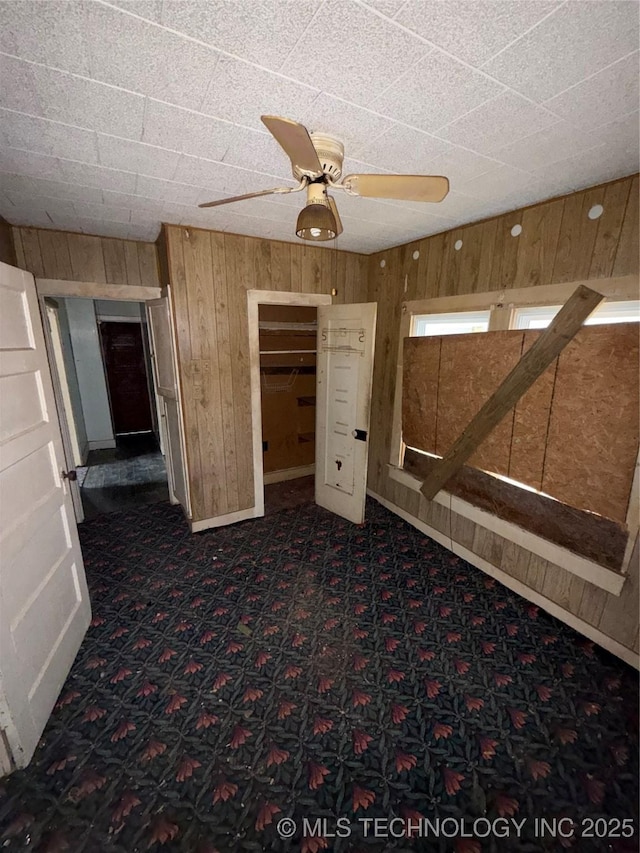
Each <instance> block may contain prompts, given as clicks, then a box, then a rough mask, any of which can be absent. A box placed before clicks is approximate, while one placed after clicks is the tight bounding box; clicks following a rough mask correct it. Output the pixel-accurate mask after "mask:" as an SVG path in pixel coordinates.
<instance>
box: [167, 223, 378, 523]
mask: <svg viewBox="0 0 640 853" xmlns="http://www.w3.org/2000/svg"><path fill="white" fill-rule="evenodd" d="M159 245H160V246H161V247H162V246H163V245H164V246H165V247H166V253H167V257H166V263H167V273H168V276H169V280H170V282H171V285H172V289H173V296H174V304H175V312H176V323H177V336H178V359H179V364H180V381H181V383H182V395H183V401H184V419H185V432H186V445H187V458H188V467H189V472H190V484H191V500H192V511H193V520H194V521H199V520H204V519H211V518H216V517H217V516H222V515H226V514H229V513H234V512H238V511H241V510H245V509H249V508H250V507H252V506H253V505H254V485H253V449H252V423H251V396H250V376H249V334H248V318H247V290H253V289H261V290H279V291H289V292H294V293H295V292H298V293H330V292H331V289H332V288H336V289H337V291H338V295H337V296H336V297H335V298H334V301H336V302H360V301H366V294H367V278H366V276H367V264H368V258H367V256H365V255H358V254H355V253H351V252H336V251H334V250H331V249H323V248H319V247H317V246H310V245H307V244H297V243H296V244H294V243H284V242H278V241H274V240H261V239H258V238H255V237H243V236H238V235H234V234H222V233H220V232H215V231H206V230H201V229H197V228H188V229H187V228H182V227H178V226H173V225H167V226H165V227H164V234H163V237H162V241H161V242H160V244H159ZM160 251H161V254H162V251H163V250H162V248H161V249H160ZM160 264H161V267H162V266H163V264H164V259H162V258H161V260H160ZM163 283H164V282H163Z"/></svg>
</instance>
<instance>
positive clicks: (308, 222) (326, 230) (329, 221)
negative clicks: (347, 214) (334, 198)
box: [296, 203, 338, 242]
mask: <svg viewBox="0 0 640 853" xmlns="http://www.w3.org/2000/svg"><path fill="white" fill-rule="evenodd" d="M337 233H338V225H337V223H336V218H335V216H334V215H333V213H332V212H331V210H330V209H329V208H328V207H326V205H324V204H319V203H312V204H308V205H307V206H306V207H303V208H302V210H301V211H300V214H299V216H298V222H297V223H296V235H297V236H298V237H300V239H301V240H315V241H317V242H320V241H322V240H333V239H334V237H335V236H336V234H337Z"/></svg>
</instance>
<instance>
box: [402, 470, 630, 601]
mask: <svg viewBox="0 0 640 853" xmlns="http://www.w3.org/2000/svg"><path fill="white" fill-rule="evenodd" d="M387 471H388V474H389V477H390V478H391V479H392V480H395V481H396V482H397V483H401V484H402V485H403V486H406V487H407V488H408V489H411V490H412V491H414V492H419V491H420V487H421V486H422V480H419V479H418V478H417V477H414V476H413V474H410V473H409V472H408V471H405V470H403V469H402V468H396V467H395V466H393V465H388V466H387ZM434 503H438V504H441V505H442V506H445V507H447V509H451V511H452V512H455V513H457V514H458V515H461V516H463V517H464V518H468V519H470V520H471V521H473V522H475V523H476V524H479V525H480V526H481V527H484V528H485V529H486V530H490V531H491V532H492V533H497V534H498V536H502V537H503V538H504V539H508V540H509V542H513V543H515V544H516V545H519V546H520V547H521V548H526V550H527V551H531V553H532V554H537V556H538V557H542V558H543V559H545V560H549V562H550V563H554V564H555V565H556V566H560V567H561V568H563V569H566V570H567V571H568V572H571V574H574V575H577V576H578V577H579V578H582V579H583V580H586V581H588V582H589V583H592V584H593V585H594V586H597V587H599V588H600V589H604V590H605V592H609V593H611V594H612V595H620V593H621V592H622V587H623V586H624V582H625V580H626V578H625V575H624V574H622V573H621V572H615V571H613V569H607V568H606V567H605V566H601V565H599V564H598V563H594V562H593V561H592V560H588V559H587V558H586V557H581V556H580V555H579V554H574V553H573V551H569V549H568V548H563V547H562V546H561V545H556V544H555V542H549V540H548V539H543V538H542V537H541V536H536V534H535V533H531V532H530V531H529V530H525V529H524V528H523V527H518V525H517V524H513V522H511V521H505V520H504V519H502V518H498V516H496V515H493V514H492V513H490V512H486V510H483V509H480V508H479V507H477V506H474V505H473V504H471V503H469V502H468V501H465V500H462V498H458V497H456V496H455V495H452V494H450V493H449V492H446V491H444V490H441V491H440V492H438V494H437V495H436V496H435V498H434ZM447 547H449V546H447Z"/></svg>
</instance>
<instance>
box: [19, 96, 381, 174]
mask: <svg viewBox="0 0 640 853" xmlns="http://www.w3.org/2000/svg"><path fill="white" fill-rule="evenodd" d="M3 109H4V108H3ZM7 112H12V113H15V114H16V115H24V116H28V117H29V118H35V119H38V120H42V121H48V122H49V123H51V124H58V125H61V126H62V127H72V128H74V129H76V130H85V131H86V132H87V133H92V134H94V135H95V137H96V140H97V138H98V136H106V137H108V138H109V139H117V140H119V141H120V142H128V143H133V144H134V145H143V146H145V147H146V148H154V149H156V150H157V151H163V152H166V153H168V154H178V155H180V156H181V157H191V158H192V159H194V160H202V161H204V162H205V163H216V164H218V165H222V166H226V167H227V168H228V169H237V170H238V171H242V172H248V173H250V174H252V175H254V174H257V175H264V176H265V177H267V178H275V179H276V180H279V181H284V180H290V181H293V179H292V178H284V177H283V176H282V175H274V174H273V173H272V172H260V171H258V170H257V169H250V168H247V167H246V166H237V165H235V164H234V163H223V161H222V160H210V159H209V158H208V157H198V156H196V155H195V154H187V153H185V152H184V151H179V150H178V149H175V148H164V147H163V146H161V145H153V144H151V143H150V142H141V141H140V140H137V139H131V138H130V137H125V136H117V135H116V134H113V133H104V132H103V131H97V130H93V129H92V128H84V127H79V126H77V125H72V124H65V123H64V122H59V121H56V120H55V119H44V118H42V117H41V116H34V115H32V114H31V113H23V112H20V111H19V110H7ZM247 129H248V130H251V128H247ZM256 132H257V133H259V131H256ZM261 135H264V136H268V135H269V134H261ZM8 147H9V148H10V149H11V150H14V151H23V152H25V153H26V154H38V155H40V156H42V157H51V158H52V159H56V155H51V154H46V153H45V152H40V151H34V150H32V149H30V148H18V147H15V146H12V145H10V146H8ZM58 159H61V160H65V161H68V162H71V163H81V164H82V165H85V166H95V165H98V166H100V168H103V169H111V170H112V171H118V172H125V173H127V174H143V173H141V172H130V171H129V170H128V169H115V168H114V167H113V166H105V165H104V164H103V163H101V162H99V163H97V164H96V163H89V162H87V161H86V160H74V159H73V158H70V157H59V158H58ZM366 165H369V164H366ZM176 168H177V167H176ZM143 176H144V177H148V178H152V177H154V175H146V174H144V175H143ZM160 180H171V179H162V178H161V179H160ZM175 183H179V182H178V181H176V182H175Z"/></svg>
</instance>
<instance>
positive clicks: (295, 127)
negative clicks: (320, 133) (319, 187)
mask: <svg viewBox="0 0 640 853" xmlns="http://www.w3.org/2000/svg"><path fill="white" fill-rule="evenodd" d="M261 119H262V122H263V124H264V125H265V127H266V128H267V130H268V131H269V132H270V133H271V134H272V135H273V136H274V137H275V139H276V141H277V142H278V143H279V144H280V145H281V146H282V148H283V149H284V151H285V153H286V155H287V156H288V157H289V159H290V160H291V165H292V166H297V167H298V168H299V169H300V170H301V171H302V172H304V173H305V174H308V175H310V176H311V177H314V178H315V177H318V176H319V175H321V174H322V166H321V165H320V160H318V154H317V152H316V149H315V148H314V147H313V142H312V141H311V137H310V136H309V131H308V130H307V128H306V127H305V126H304V125H302V124H298V122H297V121H292V120H291V119H290V118H280V117H279V116H261Z"/></svg>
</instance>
